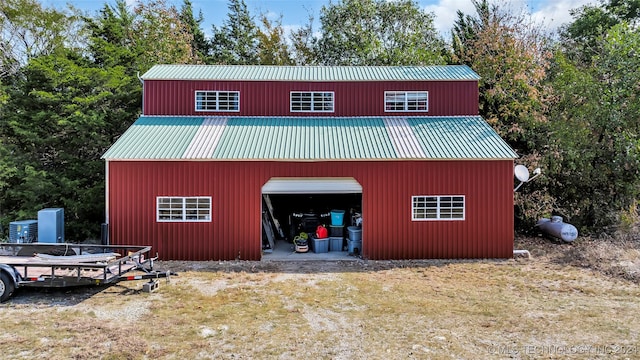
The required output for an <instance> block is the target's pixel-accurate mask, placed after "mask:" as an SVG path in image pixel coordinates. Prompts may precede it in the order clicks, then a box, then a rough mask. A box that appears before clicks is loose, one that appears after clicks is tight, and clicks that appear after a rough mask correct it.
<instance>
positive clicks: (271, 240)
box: [262, 178, 363, 260]
mask: <svg viewBox="0 0 640 360" xmlns="http://www.w3.org/2000/svg"><path fill="white" fill-rule="evenodd" d="M362 215H363V214H362V186H361V185H360V184H359V183H358V182H357V181H356V180H355V179H353V178H272V179H270V180H269V181H268V182H267V183H266V184H265V185H264V186H263V188H262V230H263V231H262V248H263V254H264V257H263V258H265V259H267V258H268V259H273V260H287V259H290V260H303V259H309V258H315V259H339V258H355V257H354V255H359V254H360V252H361V250H362V246H361V239H360V242H359V243H358V246H357V247H356V246H354V244H356V243H354V242H350V241H349V237H350V236H349V234H354V233H355V232H354V228H351V231H349V230H348V228H349V226H357V225H360V224H361V221H362ZM340 220H341V222H340ZM318 226H324V227H325V228H326V229H327V234H328V236H329V237H328V238H327V239H318V238H316V237H314V234H315V232H316V230H317V228H318ZM357 231H359V230H356V232H357ZM305 236H306V237H307V248H306V249H305V248H304V246H296V245H297V244H298V243H299V240H300V238H302V240H304V237H305ZM351 237H355V236H353V235H352V236H351ZM300 243H304V241H300ZM305 250H306V251H305Z"/></svg>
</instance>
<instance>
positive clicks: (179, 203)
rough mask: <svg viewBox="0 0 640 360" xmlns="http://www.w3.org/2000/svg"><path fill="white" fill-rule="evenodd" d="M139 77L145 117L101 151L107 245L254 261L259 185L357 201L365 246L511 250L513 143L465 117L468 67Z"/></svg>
mask: <svg viewBox="0 0 640 360" xmlns="http://www.w3.org/2000/svg"><path fill="white" fill-rule="evenodd" d="M142 78H143V80H144V105H143V113H144V115H143V116H142V117H141V118H140V119H138V121H136V123H134V125H133V126H131V128H130V129H129V130H127V132H126V133H125V134H123V135H122V137H121V138H120V139H118V141H117V142H116V143H115V144H114V145H113V146H112V147H111V149H109V150H108V151H107V153H105V155H104V156H103V157H104V158H105V159H106V167H107V184H106V185H107V186H106V187H107V194H106V196H107V223H108V226H109V238H110V242H112V243H114V244H140V243H141V242H142V243H144V244H149V245H152V246H153V247H154V248H155V249H156V250H157V251H158V253H159V255H160V257H161V258H163V259H182V260H232V259H247V260H259V259H261V257H262V255H263V254H262V250H263V249H262V245H263V240H264V239H263V237H264V235H263V212H264V211H265V206H264V198H265V195H266V196H272V197H273V199H274V201H275V202H277V204H276V206H281V207H282V209H284V210H286V211H284V210H283V212H285V213H290V212H291V211H292V209H293V208H294V207H295V206H299V205H300V204H304V203H305V202H306V201H307V199H310V198H313V199H320V200H323V199H324V200H327V199H329V200H327V201H332V202H333V204H334V205H336V207H337V208H340V206H342V208H343V209H345V210H347V212H348V210H349V209H347V208H351V209H353V208H355V210H356V211H357V212H358V213H361V214H362V218H363V219H364V220H363V222H362V249H361V254H362V256H363V257H366V258H369V259H417V258H508V257H511V256H512V255H513V160H514V158H515V157H516V154H515V153H514V152H513V150H512V149H511V148H510V147H509V146H508V145H507V144H506V143H505V142H504V141H502V139H500V137H499V136H498V135H497V134H496V133H495V132H494V131H493V130H492V129H491V128H490V126H488V125H487V124H486V122H485V121H484V120H483V119H482V118H480V117H479V116H478V115H477V114H478V85H477V81H478V77H477V75H476V74H475V73H474V72H473V71H472V70H471V69H469V68H468V67H465V66H438V67H276V66H204V65H202V66H179V65H159V66H155V67H154V68H152V69H151V70H150V71H149V72H147V73H146V74H145V75H143V77H142ZM323 196H325V197H323ZM343 201H344V202H343ZM282 220H283V221H285V219H282Z"/></svg>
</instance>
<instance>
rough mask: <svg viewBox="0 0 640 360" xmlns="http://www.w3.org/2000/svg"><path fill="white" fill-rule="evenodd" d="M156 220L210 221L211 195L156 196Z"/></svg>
mask: <svg viewBox="0 0 640 360" xmlns="http://www.w3.org/2000/svg"><path fill="white" fill-rule="evenodd" d="M156 209H157V214H156V220H157V221H158V222H190V221H195V222H198V221H200V222H203V221H206V222H210V221H211V197H204V196H197V197H178V196H172V197H164V196H162V197H161V196H159V197H158V198H157V206H156Z"/></svg>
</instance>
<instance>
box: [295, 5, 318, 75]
mask: <svg viewBox="0 0 640 360" xmlns="http://www.w3.org/2000/svg"><path fill="white" fill-rule="evenodd" d="M289 39H290V40H291V47H292V57H293V62H294V63H295V64H296V65H316V64H317V63H318V58H319V56H318V55H317V54H316V48H317V43H318V39H316V38H315V36H314V35H313V16H312V15H309V20H308V21H307V23H306V24H305V25H304V26H302V27H300V28H298V29H296V30H294V31H292V32H291V33H290V35H289Z"/></svg>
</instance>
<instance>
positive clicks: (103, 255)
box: [0, 243, 177, 301]
mask: <svg viewBox="0 0 640 360" xmlns="http://www.w3.org/2000/svg"><path fill="white" fill-rule="evenodd" d="M150 252H151V246H135V245H134V246H131V245H94V244H72V243H60V244H50V243H29V244H14V243H4V244H0V301H5V300H7V299H9V298H10V297H11V296H12V295H13V293H14V292H15V290H17V289H18V288H21V287H47V288H64V287H76V286H91V285H108V284H115V283H118V282H121V281H132V280H145V279H149V280H150V281H154V279H159V278H167V279H168V278H170V277H171V276H173V275H177V274H175V273H173V272H171V271H159V270H156V269H154V261H155V260H156V259H157V258H158V257H157V255H156V256H155V257H151V256H149V253H150Z"/></svg>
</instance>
